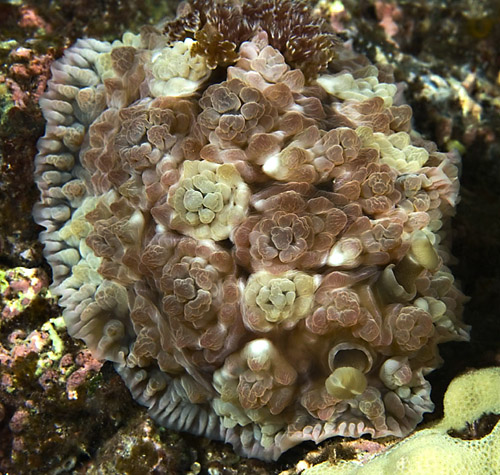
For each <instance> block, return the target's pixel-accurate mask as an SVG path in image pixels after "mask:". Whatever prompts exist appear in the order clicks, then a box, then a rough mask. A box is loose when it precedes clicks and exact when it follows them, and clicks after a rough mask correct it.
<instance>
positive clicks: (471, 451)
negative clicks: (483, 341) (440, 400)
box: [303, 368, 500, 475]
mask: <svg viewBox="0 0 500 475" xmlns="http://www.w3.org/2000/svg"><path fill="white" fill-rule="evenodd" d="M444 413H445V415H444V417H443V419H442V420H441V421H439V422H438V423H436V424H434V425H433V426H432V427H430V428H428V429H422V430H420V431H417V432H416V433H415V434H413V435H412V436H410V437H408V438H407V439H405V440H403V441H402V442H400V443H398V444H396V445H395V446H394V447H392V448H391V449H389V450H388V451H387V452H384V453H382V454H380V455H377V456H375V457H374V458H372V459H371V460H370V461H369V462H367V463H364V464H363V463H360V462H359V461H351V462H341V463H339V464H336V465H332V464H331V463H330V462H324V463H321V464H318V465H316V466H315V467H312V468H310V469H308V470H306V471H304V472H303V473H304V475H337V474H338V475H354V474H358V473H359V474H366V475H370V474H371V475H378V474H381V473H392V474H394V475H399V474H401V475H403V474H404V475H408V474H411V475H418V474H422V475H428V474H432V475H455V474H458V473H462V474H475V473H477V474H491V475H493V474H496V473H499V471H500V422H498V423H497V424H496V426H495V428H494V429H493V431H492V432H491V433H490V434H488V435H487V436H485V437H483V438H482V439H477V440H462V439H460V438H455V437H452V436H450V435H448V433H449V431H450V430H452V429H453V430H461V429H464V428H465V427H466V425H467V424H472V423H474V421H476V420H478V419H479V418H480V417H481V415H482V414H488V413H494V414H500V368H485V369H480V370H476V371H472V372H470V373H467V374H464V375H462V376H459V377H458V378H456V379H455V380H453V381H452V382H451V383H450V385H449V386H448V389H447V391H446V394H445V396H444Z"/></svg>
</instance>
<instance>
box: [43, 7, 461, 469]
mask: <svg viewBox="0 0 500 475" xmlns="http://www.w3.org/2000/svg"><path fill="white" fill-rule="evenodd" d="M396 92H397V86H396V84H394V81H393V78H392V77H391V75H390V74H389V73H388V72H387V71H386V70H385V69H384V68H380V69H379V68H377V67H376V66H375V65H373V64H370V62H369V61H368V60H367V59H366V58H364V57H362V56H360V55H356V54H355V53H353V52H352V51H350V50H348V49H347V48H345V47H343V46H342V45H341V42H340V41H339V40H338V39H337V38H336V36H335V35H334V34H333V32H331V31H330V29H329V27H328V25H327V24H326V23H325V22H324V21H322V20H321V19H318V18H316V17H315V16H314V14H313V12H312V11H311V10H310V9H309V7H308V6H307V5H306V4H305V3H302V2H300V1H292V0H250V1H248V2H238V1H231V2H223V1H219V2H213V1H209V0H190V1H188V2H187V3H184V4H182V5H181V7H180V8H179V10H178V15H177V18H175V19H174V20H171V21H165V22H164V23H163V24H161V25H158V26H156V27H151V26H147V27H144V28H143V29H142V31H141V32H140V34H132V33H126V34H124V35H123V38H122V39H121V40H116V41H114V42H113V43H108V42H104V41H98V40H95V39H90V38H87V39H80V40H78V41H77V42H76V43H75V44H74V45H73V46H71V47H70V48H68V49H67V50H66V52H65V53H64V56H63V57H62V58H61V59H59V60H57V61H56V62H54V64H53V65H52V79H51V80H50V81H49V84H48V89H47V91H46V92H45V94H44V96H43V98H42V99H41V100H40V106H41V108H42V111H43V114H44V117H45V119H46V121H47V126H46V130H45V135H44V136H43V137H42V138H41V139H40V140H39V142H38V150H39V153H38V155H37V157H36V170H35V176H36V181H37V184H38V187H39V189H40V192H41V198H40V202H39V203H38V204H37V205H36V207H35V209H34V217H35V220H36V222H37V223H39V224H40V225H42V226H43V227H44V228H45V231H43V232H42V233H41V234H40V240H41V241H42V242H43V244H44V246H45V251H44V252H45V257H46V259H47V261H48V262H49V264H50V265H51V267H52V273H53V276H52V277H53V283H52V286H51V289H52V291H53V292H54V294H55V295H57V296H58V297H59V305H60V306H61V307H62V309H63V316H64V319H65V322H66V324H67V328H68V331H69V333H70V335H71V336H73V337H75V338H79V339H82V340H84V341H85V343H86V344H87V345H88V347H89V348H90V349H91V350H92V352H93V354H94V355H95V356H96V357H97V358H100V359H104V360H109V361H112V362H114V364H115V367H116V370H117V371H118V373H119V374H120V375H121V376H122V378H123V379H124V381H125V383H126V384H127V386H128V388H129V389H130V391H131V393H132V394H133V396H134V398H135V399H136V400H137V401H138V402H139V403H140V404H142V405H144V406H146V407H147V408H148V411H149V414H150V415H151V417H152V418H153V419H154V420H156V421H157V422H158V423H159V424H161V425H163V426H165V427H168V428H172V429H176V430H180V431H188V432H191V433H194V434H199V435H204V436H206V437H210V438H212V439H216V440H223V441H226V442H229V443H230V444H232V445H233V446H234V448H235V450H236V451H237V452H239V453H240V454H243V455H246V456H249V457H258V458H261V459H266V460H271V459H277V458H278V457H279V456H280V454H281V453H283V452H284V451H286V450H287V449H289V448H290V447H292V446H294V445H296V444H298V443H300V442H302V441H306V440H312V441H314V442H320V441H322V440H324V439H326V438H328V437H332V436H335V435H341V436H348V437H358V436H361V435H362V434H370V435H371V436H373V437H383V436H387V435H395V436H404V435H406V434H408V433H409V432H410V431H411V430H412V429H413V428H414V427H415V426H416V424H417V423H418V422H419V421H420V420H421V419H422V414H423V413H425V412H429V411H431V410H432V409H433V404H432V401H431V399H430V390H431V388H430V384H429V382H428V381H427V380H426V379H425V376H426V374H427V373H429V372H430V371H432V370H433V369H435V368H436V367H437V366H439V364H440V362H441V360H440V357H439V353H438V349H437V345H438V344H439V343H442V342H446V341H450V340H466V339H467V338H468V328H467V327H466V326H465V325H464V324H463V323H462V322H461V313H462V304H463V302H464V296H463V294H462V293H461V292H460V291H459V289H458V288H457V286H456V285H455V283H454V279H453V276H452V274H451V273H450V270H449V269H448V267H447V266H446V264H447V263H448V262H449V253H448V247H447V246H448V244H449V237H447V235H446V231H447V230H448V229H449V223H450V217H451V216H452V214H453V212H454V207H455V205H456V203H457V200H458V189H459V182H458V165H459V159H458V157H457V156H456V155H455V154H453V153H441V152H439V151H438V150H437V148H436V146H435V145H434V144H433V143H431V142H429V141H426V140H424V139H423V138H421V137H420V136H419V135H418V134H417V133H416V132H415V131H413V130H412V124H411V116H412V111H411V108H410V107H409V106H408V105H405V104H401V103H400V102H399V99H397V97H399V95H397V94H396Z"/></svg>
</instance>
